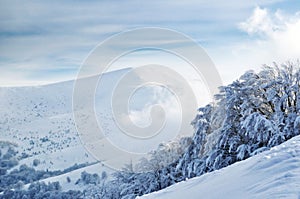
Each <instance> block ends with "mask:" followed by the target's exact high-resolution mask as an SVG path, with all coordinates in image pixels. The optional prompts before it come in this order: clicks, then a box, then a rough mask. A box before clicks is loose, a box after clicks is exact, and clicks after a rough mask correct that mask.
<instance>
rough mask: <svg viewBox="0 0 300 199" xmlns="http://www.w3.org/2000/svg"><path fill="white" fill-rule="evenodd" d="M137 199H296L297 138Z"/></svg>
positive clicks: (299, 171)
mask: <svg viewBox="0 0 300 199" xmlns="http://www.w3.org/2000/svg"><path fill="white" fill-rule="evenodd" d="M140 198H141V199H152V198H153V199H159V198H163V199H175V198H189V199H193V198H195V199H199V198H216V199H219V198H249V199H250V198H251V199H252V198H289V199H299V198H300V136H297V137H294V138H292V139H291V140H289V141H287V142H285V143H283V144H281V145H279V146H276V147H273V148H272V149H271V150H269V151H265V152H263V153H261V154H258V155H256V156H253V157H251V158H249V159H247V160H244V161H241V162H238V163H235V164H233V165H231V166H228V167H226V168H224V169H221V170H218V171H214V172H212V173H208V174H205V175H203V176H200V177H196V178H193V179H189V180H187V181H184V182H180V183H177V184H175V185H173V186H170V187H168V188H166V189H164V190H161V191H158V192H155V193H152V194H148V195H145V196H142V197H140Z"/></svg>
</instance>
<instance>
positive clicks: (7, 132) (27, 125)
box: [0, 68, 192, 189]
mask: <svg viewBox="0 0 300 199" xmlns="http://www.w3.org/2000/svg"><path fill="white" fill-rule="evenodd" d="M128 71H130V68H126V69H122V70H117V71H112V72H108V73H105V74H103V75H102V77H101V84H98V87H97V89H96V92H95V99H96V100H95V111H96V116H97V120H98V121H99V122H100V123H101V124H102V128H103V130H104V131H105V132H104V133H105V135H106V136H107V137H108V139H110V140H111V141H114V138H115V141H116V142H121V144H120V145H121V146H124V147H125V149H126V150H130V147H131V148H133V149H137V148H138V149H142V146H150V145H152V149H154V148H156V146H157V145H158V144H159V143H160V141H158V140H154V141H151V143H148V144H147V145H145V144H140V145H141V146H140V147H139V146H137V145H135V144H132V143H129V142H127V140H126V139H123V138H122V139H119V138H120V137H119V135H116V134H117V130H118V126H116V125H115V124H114V120H113V115H112V113H111V99H110V98H111V97H112V93H113V90H114V87H115V86H116V84H117V82H118V80H119V79H120V77H121V76H123V75H124V74H125V73H127V72H128ZM94 78H97V79H99V77H98V76H92V77H87V78H84V79H82V81H85V82H86V83H87V85H88V84H89V82H90V81H92V80H93V79H94ZM73 85H74V80H72V81H66V82H60V83H55V84H49V85H44V86H31V87H29V86H28V87H0V141H9V142H12V143H14V144H16V145H17V148H16V150H17V151H18V152H19V153H18V157H19V158H21V157H22V158H21V159H20V161H19V165H17V166H16V167H14V168H12V169H10V171H12V170H13V169H16V168H18V167H19V166H20V165H22V164H26V165H28V166H29V167H33V168H35V169H36V170H48V171H55V170H64V169H67V168H69V167H71V166H73V165H74V164H75V163H76V164H86V165H87V167H86V168H80V169H77V171H74V172H73V173H70V174H69V175H68V173H67V174H64V175H61V176H57V177H52V178H50V179H47V180H45V181H54V180H58V181H60V182H61V184H62V185H63V188H64V189H65V188H69V185H70V184H66V183H65V180H66V176H69V177H70V178H72V182H74V181H75V177H76V178H77V177H80V172H82V171H85V170H86V171H87V172H93V173H98V174H99V175H101V173H102V171H106V172H108V173H110V172H112V169H110V168H108V167H106V166H105V163H106V162H110V161H114V162H120V161H121V160H119V159H118V157H112V156H111V155H110V152H109V151H101V152H103V153H108V154H107V155H106V156H107V157H110V159H106V160H105V161H102V162H101V163H98V164H97V166H89V165H91V164H94V163H95V162H97V160H96V159H95V158H94V157H93V155H91V154H90V153H88V152H87V150H86V149H85V148H84V147H83V145H82V142H81V140H80V138H79V136H78V132H77V129H76V125H75V121H74V116H73V109H72V95H73ZM162 97H163V100H164V104H167V105H168V106H170V102H171V101H172V100H171V101H169V98H170V97H172V96H171V94H170V93H166V91H165V90H164V89H157V88H156V89H155V88H152V87H147V88H145V89H144V90H141V91H139V92H137V93H135V96H134V97H133V99H132V101H131V103H130V109H131V110H132V111H131V113H132V115H130V116H131V119H132V120H133V122H135V123H137V124H139V123H142V125H143V121H148V120H149V121H151V120H150V119H149V118H148V117H150V110H151V105H152V104H157V103H158V101H162V99H160V98H162ZM120 100H121V99H120ZM173 101H174V100H173ZM145 105H146V106H145ZM169 108H170V109H172V110H173V109H175V108H176V107H175V108H174V107H169ZM176 110H177V109H176ZM174 115H176V114H174V113H172V114H171V116H172V118H174ZM82 117H86V116H82ZM191 119H192V118H191ZM144 123H145V122H144ZM177 123H178V122H177V121H173V122H172V121H171V123H170V124H169V126H170V128H166V129H165V131H166V132H174V131H173V129H172V128H173V127H174V126H175V125H174V124H177ZM144 125H145V124H144ZM146 125H147V122H146ZM191 129H192V128H191ZM191 133H192V131H191ZM115 135H116V136H115ZM162 135H164V134H162ZM161 141H166V140H164V138H162V140H161ZM123 142H125V143H127V144H124V143H123ZM156 144H157V145H156ZM126 147H127V148H128V147H129V149H127V148H126ZM144 148H145V147H144ZM145 151H148V148H145V149H144V152H145ZM22 154H23V155H22ZM121 158H122V157H120V159H121ZM35 159H38V160H40V163H39V164H38V165H35V166H33V161H34V160H35ZM122 161H123V160H122ZM102 163H104V164H102ZM120 167H122V165H121V166H120ZM91 168H93V169H91ZM73 178H74V179H73ZM64 185H66V186H64Z"/></svg>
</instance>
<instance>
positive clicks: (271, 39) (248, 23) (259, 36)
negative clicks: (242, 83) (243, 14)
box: [209, 7, 300, 83]
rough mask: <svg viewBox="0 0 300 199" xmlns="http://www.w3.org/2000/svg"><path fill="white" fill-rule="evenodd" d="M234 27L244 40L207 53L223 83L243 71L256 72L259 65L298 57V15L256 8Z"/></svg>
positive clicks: (299, 24)
mask: <svg viewBox="0 0 300 199" xmlns="http://www.w3.org/2000/svg"><path fill="white" fill-rule="evenodd" d="M237 27H238V28H239V29H240V30H241V31H243V32H245V33H247V34H248V35H249V36H248V37H246V39H243V40H240V41H238V42H236V43H232V44H229V45H227V46H221V47H218V48H217V49H215V51H212V50H211V49H210V50H209V52H212V53H211V56H212V57H213V58H214V61H215V63H216V65H217V67H218V68H219V70H220V73H221V74H222V77H223V79H224V81H225V82H226V83H228V82H231V81H232V80H233V79H235V78H238V77H239V76H240V75H241V74H242V73H244V72H245V71H246V70H249V69H254V70H258V69H260V68H261V66H262V65H263V64H269V65H271V64H272V63H273V62H277V63H282V62H285V61H296V60H297V59H299V58H300V37H299V35H300V13H299V12H297V13H294V14H287V13H285V12H283V11H281V10H276V11H274V12H271V11H270V10H268V9H265V8H260V7H256V8H255V9H254V11H253V13H252V15H251V16H250V17H249V18H248V19H246V20H245V21H244V22H242V23H239V24H238V25H237Z"/></svg>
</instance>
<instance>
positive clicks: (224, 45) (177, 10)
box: [0, 0, 300, 86]
mask: <svg viewBox="0 0 300 199" xmlns="http://www.w3.org/2000/svg"><path fill="white" fill-rule="evenodd" d="M149 26H150V27H163V28H170V29H174V30H176V31H179V32H182V33H184V34H186V35H188V36H190V37H192V38H193V39H195V40H196V41H197V42H198V43H199V44H200V45H201V46H202V47H204V49H205V50H206V51H207V52H208V54H209V56H210V57H211V58H212V59H213V61H214V62H215V64H216V67H217V69H218V70H219V73H220V75H221V77H222V79H223V80H224V82H229V81H232V80H233V79H235V78H237V77H238V76H239V75H240V74H242V73H243V72H244V71H245V70H248V69H259V68H260V66H261V65H262V64H264V63H266V64H271V63H272V62H273V61H276V62H283V61H288V60H291V61H293V60H296V59H297V58H300V37H299V35H300V1H298V0H287V1H284V0H261V1H259V0H253V1H246V0H241V1H237V0H236V1H233V0H229V1H221V0H212V1H204V0H198V1H193V0H192V1H189V2H185V1H178V0H166V1H155V0H154V1H138V0H134V1H93V0H88V1H71V0H69V1H68V0H67V1H63V2H62V1H58V0H57V1H56V0H54V1H48V2H46V1H15V0H2V1H0V86H10V85H37V84H44V83H50V82H57V81H63V80H68V79H73V78H75V77H76V74H77V72H78V70H79V68H80V65H81V63H82V62H83V60H84V59H85V58H86V57H87V56H88V54H89V52H90V51H91V50H92V49H93V48H94V47H95V46H97V44H99V43H100V42H101V41H103V40H104V39H106V38H108V37H109V36H112V35H114V34H116V33H120V32H122V31H124V30H128V29H132V28H140V27H149Z"/></svg>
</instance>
